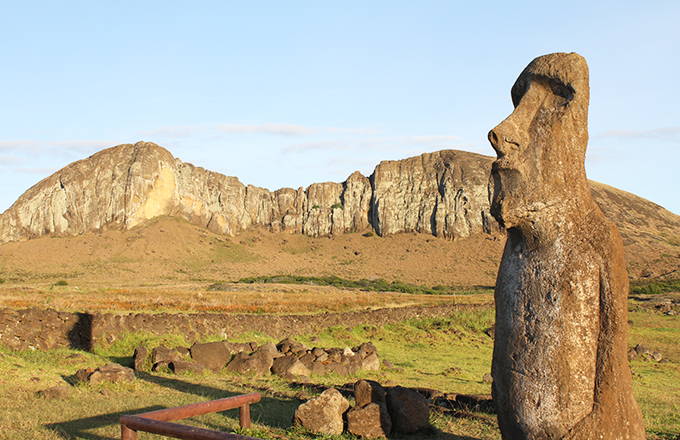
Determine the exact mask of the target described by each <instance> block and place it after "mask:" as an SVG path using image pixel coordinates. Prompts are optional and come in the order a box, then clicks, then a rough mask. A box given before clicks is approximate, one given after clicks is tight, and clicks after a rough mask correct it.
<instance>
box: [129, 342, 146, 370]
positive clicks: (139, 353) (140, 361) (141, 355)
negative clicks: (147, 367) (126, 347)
mask: <svg viewBox="0 0 680 440" xmlns="http://www.w3.org/2000/svg"><path fill="white" fill-rule="evenodd" d="M148 356H149V350H148V349H147V348H146V347H144V346H141V345H140V346H139V347H137V348H135V352H134V354H133V355H132V368H133V369H134V370H135V371H142V370H143V369H144V363H145V362H146V358H147V357H148Z"/></svg>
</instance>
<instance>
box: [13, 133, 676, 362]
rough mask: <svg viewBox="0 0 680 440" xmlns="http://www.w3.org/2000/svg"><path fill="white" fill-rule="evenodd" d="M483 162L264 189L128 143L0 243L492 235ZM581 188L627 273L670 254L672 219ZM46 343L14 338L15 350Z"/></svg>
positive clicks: (40, 204)
mask: <svg viewBox="0 0 680 440" xmlns="http://www.w3.org/2000/svg"><path fill="white" fill-rule="evenodd" d="M492 162H493V159H492V158H491V157H488V156H480V155H477V154H474V153H467V152H462V151H452V150H444V151H440V152H435V153H427V154H424V155H422V156H418V157H413V158H408V159H404V160H401V161H385V162H382V163H381V164H380V165H379V166H378V167H376V169H375V171H374V173H373V174H372V175H371V176H370V177H368V178H367V177H365V176H362V175H361V174H359V173H354V174H352V175H351V176H349V177H348V179H347V180H346V181H345V182H343V183H331V182H327V183H322V184H313V185H311V186H310V187H308V188H307V189H303V188H299V189H297V190H295V189H291V188H282V189H279V190H277V191H274V192H270V191H268V190H266V189H263V188H257V187H254V186H247V187H246V186H245V185H243V184H242V183H241V182H239V180H238V179H237V178H236V177H229V176H224V175H221V174H218V173H214V172H210V171H207V170H205V169H203V168H200V167H194V166H193V165H191V164H188V163H183V162H182V161H181V160H179V159H177V158H174V157H173V156H172V155H171V154H170V153H169V152H168V151H167V150H165V149H163V148H162V147H159V146H158V145H155V144H153V143H147V142H138V143H136V144H134V145H132V144H125V145H119V146H117V147H113V148H109V149H106V150H103V151H100V152H98V153H96V154H94V155H92V156H91V157H89V158H87V159H84V160H81V161H78V162H74V163H72V164H70V165H68V166H67V167H65V168H63V169H61V170H59V171H57V172H56V173H55V174H53V175H52V176H50V177H48V178H46V179H44V180H43V181H41V182H39V183H38V184H36V185H35V186H33V187H32V188H30V189H29V190H28V191H26V192H25V193H24V194H23V195H22V196H21V197H20V198H19V199H17V201H16V202H15V203H14V204H13V205H12V206H11V207H10V208H9V209H8V210H7V211H5V212H4V213H2V214H0V244H2V243H6V242H11V241H22V240H27V239H30V238H35V237H41V236H44V235H60V236H69V235H79V234H83V233H85V232H101V231H104V230H106V229H112V228H113V229H120V228H131V227H133V226H135V225H138V224H141V223H143V222H145V221H146V220H148V219H150V218H153V217H156V216H159V215H168V216H174V217H178V218H182V219H184V220H187V221H189V222H191V223H192V224H195V225H199V226H202V227H205V228H208V229H210V230H211V231H213V232H216V233H220V234H226V235H231V236H234V235H235V234H237V233H238V232H239V231H242V230H245V229H249V228H255V227H257V228H264V229H268V230H270V231H274V232H277V231H286V232H291V233H303V234H306V235H309V236H314V237H316V236H322V235H337V234H341V233H343V232H352V231H363V230H365V229H370V228H373V229H375V230H376V231H377V232H378V234H379V235H389V234H395V233H399V232H405V231H420V232H423V233H428V234H434V235H436V236H438V237H442V238H446V239H453V238H464V237H467V236H469V235H471V234H475V233H478V232H492V233H493V232H495V231H498V229H499V227H498V223H497V222H496V220H494V219H493V217H492V216H491V215H490V211H489V209H490V206H489V201H488V199H487V197H486V194H487V193H488V192H489V191H492V189H493V185H490V183H489V181H488V178H487V177H488V174H489V172H490V170H491V163H492ZM590 187H591V190H592V192H593V195H594V197H595V199H596V200H597V202H598V204H600V206H601V208H602V209H603V210H604V211H605V214H607V216H608V217H609V218H611V219H612V220H614V221H615V222H616V223H617V225H618V226H619V228H620V229H621V231H622V235H623V238H624V240H625V241H624V242H625V243H626V255H627V257H628V260H629V266H630V270H631V274H632V275H633V276H636V277H637V276H641V275H642V274H643V273H648V272H646V269H647V266H648V265H649V264H650V261H649V259H646V258H645V257H644V256H643V255H645V251H648V250H651V249H653V252H654V253H656V254H658V253H668V250H669V249H668V247H666V245H664V244H663V243H665V241H664V239H663V238H664V237H666V236H677V235H679V234H680V216H677V215H675V214H673V213H671V212H669V211H666V210H665V209H663V208H662V207H660V206H658V205H656V204H654V203H652V202H649V201H647V200H644V199H642V198H640V197H636V196H634V195H632V194H628V193H625V192H623V191H620V190H617V189H615V188H612V187H608V186H606V185H602V184H599V183H597V182H590ZM649 235H651V236H653V237H655V238H658V240H650V239H649ZM668 246H670V245H668ZM666 260H667V261H666ZM674 261H675V260H674V259H664V260H663V261H659V262H655V263H654V267H655V270H659V271H661V273H666V272H667V271H668V270H667V269H671V268H672V269H671V270H675V269H677V264H675V263H674ZM674 264H675V265H674ZM672 312H675V311H672ZM675 313H676V312H675ZM72 339H74V340H78V341H76V344H77V345H78V346H81V345H86V343H87V342H88V341H85V340H83V339H87V332H74V333H73V334H72ZM109 342H110V341H109ZM55 343H57V344H59V343H60V342H59V341H54V340H51V339H49V338H48V339H45V340H36V341H33V342H31V343H29V342H27V339H19V340H17V341H16V342H14V343H13V346H16V347H17V348H19V347H25V346H26V345H29V346H33V347H37V348H41V349H42V347H47V348H55V346H54V344H55Z"/></svg>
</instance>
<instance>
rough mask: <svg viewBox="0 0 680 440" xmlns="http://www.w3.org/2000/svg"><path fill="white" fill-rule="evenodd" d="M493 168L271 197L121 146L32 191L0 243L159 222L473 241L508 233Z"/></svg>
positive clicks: (461, 162) (485, 163)
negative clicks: (491, 180) (494, 193)
mask: <svg viewBox="0 0 680 440" xmlns="http://www.w3.org/2000/svg"><path fill="white" fill-rule="evenodd" d="M490 161H491V159H490V158H488V157H484V156H480V155H477V154H473V153H465V152H460V151H441V152H436V153H431V154H424V155H422V156H419V157H414V158H410V159H406V160H402V161H387V162H382V163H381V164H380V165H378V167H377V168H376V170H375V172H374V174H373V175H372V176H371V177H370V178H367V177H365V176H363V175H361V173H358V172H356V173H354V174H352V175H351V176H350V177H349V178H348V179H347V180H346V181H345V182H343V183H332V182H327V183H315V184H312V185H310V186H309V187H308V188H307V189H303V188H299V189H297V190H295V189H292V188H282V189H279V190H277V191H274V192H270V191H269V190H266V189H263V188H258V187H255V186H251V185H248V186H245V185H243V184H242V183H241V182H239V180H238V179H237V178H236V177H229V176H224V175H221V174H218V173H214V172H211V171H208V170H205V169H203V168H200V167H195V166H193V165H191V164H189V163H183V162H182V161H180V160H179V159H176V158H174V157H173V156H172V155H171V154H170V152H168V151H167V150H165V149H164V148H161V147H159V146H158V145H155V144H152V143H145V142H138V143H136V144H134V145H132V144H126V145H119V146H117V147H113V148H109V149H106V150H103V151H100V152H99V153H97V154H94V155H92V156H91V157H89V158H87V159H83V160H80V161H77V162H74V163H72V164H71V165H68V166H67V167H65V168H63V169H61V170H59V171H58V172H56V173H55V174H53V175H52V176H50V177H48V178H46V179H44V180H43V181H41V182H39V183H38V184H37V185H35V186H33V187H32V188H30V189H29V190H28V191H26V193H24V194H23V195H22V196H21V197H20V198H19V199H18V200H17V201H16V202H15V203H14V205H12V206H11V207H10V208H9V209H8V210H7V211H6V212H5V213H3V214H2V215H0V243H4V242H10V241H20V240H25V239H28V238H34V237H40V236H43V235H60V236H65V235H78V234H82V233H85V232H87V231H99V230H104V229H108V228H131V227H133V226H135V225H138V224H140V223H142V222H144V221H146V220H149V219H151V218H154V217H157V216H159V215H171V216H177V217H180V218H183V219H186V220H187V221H189V222H191V223H194V224H197V225H201V226H204V227H206V228H208V229H210V230H211V231H213V232H217V233H220V234H226V235H234V234H235V233H236V232H238V231H240V230H244V229H248V228H252V227H264V228H267V229H270V230H272V231H289V232H295V233H303V234H307V235H309V236H313V237H316V236H324V235H337V234H342V233H344V232H350V231H364V230H366V229H370V228H372V227H373V228H375V230H376V232H377V233H378V234H380V235H385V234H394V233H397V232H404V231H418V232H424V233H428V234H434V235H437V236H442V237H446V238H455V237H467V236H469V235H471V234H475V233H479V232H492V231H494V230H497V229H498V227H497V225H496V224H495V223H493V220H490V217H489V216H488V210H489V202H488V195H487V186H488V177H487V176H488V168H489V164H490Z"/></svg>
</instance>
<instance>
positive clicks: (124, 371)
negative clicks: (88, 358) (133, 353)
mask: <svg viewBox="0 0 680 440" xmlns="http://www.w3.org/2000/svg"><path fill="white" fill-rule="evenodd" d="M76 377H77V378H78V380H80V381H81V382H88V383H89V384H90V385H97V384H100V383H103V382H111V383H119V382H133V381H134V380H135V372H134V371H133V370H132V368H128V367H124V366H122V365H119V364H106V365H104V366H102V367H97V368H96V369H94V370H93V371H92V368H91V367H90V368H87V369H83V370H78V372H76Z"/></svg>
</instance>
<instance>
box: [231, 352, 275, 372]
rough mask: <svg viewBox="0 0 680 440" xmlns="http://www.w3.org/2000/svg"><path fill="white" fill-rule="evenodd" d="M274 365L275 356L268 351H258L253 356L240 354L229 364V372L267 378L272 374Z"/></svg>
mask: <svg viewBox="0 0 680 440" xmlns="http://www.w3.org/2000/svg"><path fill="white" fill-rule="evenodd" d="M273 364H274V355H273V354H272V353H271V352H270V351H268V350H261V351H260V350H258V351H256V352H255V353H253V354H252V355H248V354H246V353H244V352H241V353H238V354H237V355H236V356H234V359H232V360H231V362H229V364H227V367H226V368H227V371H232V372H234V373H239V374H251V375H255V376H266V375H269V374H271V368H272V365H273Z"/></svg>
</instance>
